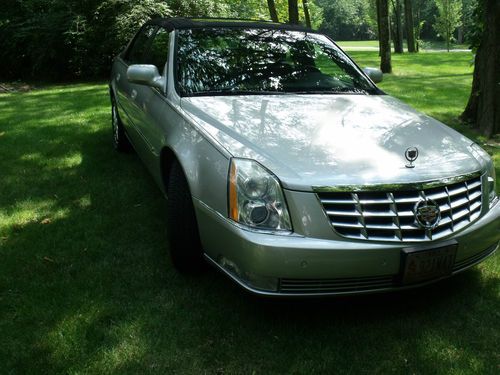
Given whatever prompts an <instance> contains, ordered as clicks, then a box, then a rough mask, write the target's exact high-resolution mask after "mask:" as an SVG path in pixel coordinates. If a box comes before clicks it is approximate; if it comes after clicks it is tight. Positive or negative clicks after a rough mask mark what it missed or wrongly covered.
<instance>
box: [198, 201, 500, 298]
mask: <svg viewBox="0 0 500 375" xmlns="http://www.w3.org/2000/svg"><path fill="white" fill-rule="evenodd" d="M194 205H195V209H196V215H197V218H198V222H199V228H200V236H201V240H202V244H203V247H204V251H205V256H206V258H207V259H208V260H209V261H210V262H211V263H212V264H214V265H215V266H216V267H218V268H219V269H220V270H222V271H223V272H224V273H226V274H227V275H228V276H230V277H231V278H232V279H233V280H235V281H236V282H237V283H238V284H240V285H241V286H242V287H244V288H245V289H246V290H248V291H250V292H252V293H255V294H259V295H267V296H324V295H345V294H361V293H373V292H382V291H390V290H401V289H407V288H414V287H417V286H421V285H424V284H428V283H430V282H435V281H437V280H438V279H433V280H430V281H427V282H425V283H420V284H412V285H409V286H402V285H400V284H399V283H398V281H397V280H398V279H399V275H400V272H401V271H400V268H401V253H402V249H403V248H406V247H414V246H415V244H412V243H406V244H405V243H403V244H401V243H376V242H367V241H364V242H363V241H354V240H353V241H349V240H341V239H339V240H332V239H321V238H311V237H307V236H304V235H299V234H291V235H272V234H268V233H259V232H255V231H250V230H247V229H244V228H242V227H241V226H239V225H237V224H235V223H234V222H232V221H231V220H229V219H227V218H225V217H224V216H222V215H220V214H219V213H217V212H215V211H213V210H212V209H210V208H209V207H208V206H206V205H205V204H204V203H202V202H201V201H199V200H197V199H194ZM499 217H500V204H499V203H496V204H495V205H494V206H493V207H491V208H490V210H489V211H488V212H487V213H486V214H484V215H483V216H482V217H481V218H479V219H478V220H477V221H475V222H474V223H473V224H471V225H470V226H468V227H467V228H466V229H464V230H462V231H460V232H458V233H455V234H453V235H452V236H451V237H448V238H446V239H443V240H442V241H433V242H432V243H433V244H435V245H436V247H438V246H440V244H441V243H443V242H446V241H448V240H451V239H453V240H455V241H456V242H457V243H458V250H457V255H456V262H455V266H454V268H453V273H452V274H456V273H458V272H461V271H463V270H465V269H467V268H470V267H472V266H473V265H475V264H477V263H479V262H481V261H482V260H484V259H486V258H487V257H489V256H490V255H492V254H493V253H494V252H495V250H496V249H497V248H498V243H499V240H500V231H499V229H500V228H499V223H500V221H499V220H498V218H499ZM427 245H428V244H427ZM417 246H418V245H417Z"/></svg>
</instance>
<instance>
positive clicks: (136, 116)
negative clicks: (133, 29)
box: [113, 25, 158, 157]
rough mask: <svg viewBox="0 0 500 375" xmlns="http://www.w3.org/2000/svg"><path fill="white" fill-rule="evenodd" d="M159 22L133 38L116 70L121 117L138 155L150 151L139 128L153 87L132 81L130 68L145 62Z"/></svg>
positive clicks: (146, 26) (115, 78)
mask: <svg viewBox="0 0 500 375" xmlns="http://www.w3.org/2000/svg"><path fill="white" fill-rule="evenodd" d="M157 29H158V27H157V26H156V25H145V26H144V27H143V28H142V29H141V30H140V31H139V33H138V34H137V36H136V37H135V38H134V40H133V42H132V44H131V45H130V47H129V48H128V49H127V51H126V52H125V54H124V56H123V59H122V64H120V67H119V68H118V69H116V71H115V72H114V75H115V76H114V77H113V78H114V80H115V83H116V88H117V99H118V104H119V113H120V118H121V120H122V122H123V124H124V126H125V130H126V131H127V135H128V137H129V138H130V140H131V141H132V143H133V144H134V148H135V149H136V151H137V153H138V154H139V156H141V157H143V156H144V155H145V154H147V152H148V145H147V142H146V141H145V138H144V136H143V134H141V131H140V124H141V122H142V121H143V120H144V114H143V107H144V103H145V102H148V101H149V96H150V93H151V88H150V87H147V86H143V85H138V84H135V83H131V82H129V81H128V79H127V68H128V67H129V66H130V65H133V64H145V63H146V52H147V50H148V47H149V45H150V44H151V41H152V40H153V37H154V35H155V33H156V31H157Z"/></svg>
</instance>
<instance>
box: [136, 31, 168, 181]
mask: <svg viewBox="0 0 500 375" xmlns="http://www.w3.org/2000/svg"><path fill="white" fill-rule="evenodd" d="M169 44H170V33H169V32H168V31H167V30H166V29H165V28H163V27H159V28H158V30H157V31H156V33H155V35H154V37H153V39H152V41H151V43H149V46H148V48H147V50H146V52H145V57H144V64H150V65H154V66H156V68H157V69H158V72H159V73H160V74H161V75H162V76H163V77H166V76H167V64H166V63H167V60H168V51H169ZM165 89H166V88H165V87H164V88H163V89H159V88H156V87H147V86H143V90H142V91H141V95H142V97H141V100H140V103H139V105H140V106H141V119H140V121H139V122H138V123H137V124H136V127H137V128H138V131H139V132H140V134H141V136H142V137H144V142H145V143H146V144H147V148H148V154H147V155H144V157H145V158H146V159H148V160H147V164H148V167H150V169H153V168H154V167H155V165H156V164H157V163H155V160H157V159H158V157H159V154H160V151H161V147H162V144H163V143H162V139H163V138H164V137H165V134H164V132H163V130H162V129H163V125H164V122H165V121H166V120H167V116H166V115H165V111H166V108H167V103H166V101H165V99H166V96H165ZM152 172H156V171H154V170H152Z"/></svg>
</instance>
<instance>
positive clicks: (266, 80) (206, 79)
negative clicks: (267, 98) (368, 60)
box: [177, 28, 379, 96]
mask: <svg viewBox="0 0 500 375" xmlns="http://www.w3.org/2000/svg"><path fill="white" fill-rule="evenodd" d="M177 84H178V85H177V88H178V89H179V91H180V94H181V95H182V96H194V95H217V94H220V95H231V94H234V95H236V94H266V93H267V94H273V93H321V94H324V93H330V94H378V93H379V91H378V89H377V88H376V87H375V86H374V85H373V84H372V83H371V82H370V81H369V80H368V79H366V78H365V77H364V76H363V75H362V74H361V73H360V72H359V70H358V68H357V67H356V66H355V65H354V64H353V63H352V62H351V61H350V60H349V58H348V57H347V56H346V55H345V54H344V53H343V52H342V51H341V50H340V49H338V48H337V47H336V46H335V44H333V43H332V42H331V41H330V40H329V39H328V38H327V37H326V36H324V35H321V34H315V33H307V32H302V31H288V30H268V29H240V28H220V29H216V28H214V29H191V30H180V31H179V37H178V50H177Z"/></svg>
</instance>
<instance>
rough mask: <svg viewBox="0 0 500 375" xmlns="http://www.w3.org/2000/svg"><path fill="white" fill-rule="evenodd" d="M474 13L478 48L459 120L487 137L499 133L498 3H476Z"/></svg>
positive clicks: (489, 0) (481, 1)
mask: <svg viewBox="0 0 500 375" xmlns="http://www.w3.org/2000/svg"><path fill="white" fill-rule="evenodd" d="M475 13H476V17H477V23H478V25H477V31H478V34H479V42H478V43H479V46H478V48H477V52H476V57H475V61H474V76H473V81H472V91H471V94H470V97H469V102H468V103H467V107H466V108H465V111H464V112H463V113H462V116H461V118H462V120H464V121H466V122H468V123H470V124H472V125H473V126H474V127H475V128H476V129H478V130H479V131H480V132H481V133H482V134H484V135H486V136H488V137H491V136H492V135H495V134H498V133H499V132H500V69H499V68H498V67H499V66H500V1H498V0H479V2H478V8H477V10H476V12H475Z"/></svg>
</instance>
